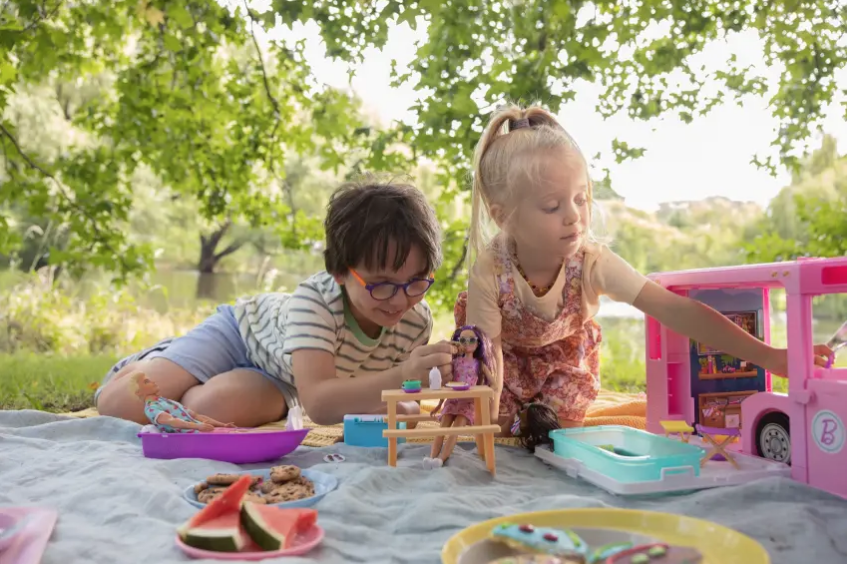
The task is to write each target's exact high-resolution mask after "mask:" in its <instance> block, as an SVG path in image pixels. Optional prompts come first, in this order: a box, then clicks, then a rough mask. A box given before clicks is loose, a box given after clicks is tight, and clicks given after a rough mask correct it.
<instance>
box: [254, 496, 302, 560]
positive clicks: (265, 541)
mask: <svg viewBox="0 0 849 564" xmlns="http://www.w3.org/2000/svg"><path fill="white" fill-rule="evenodd" d="M260 507H261V506H259V505H257V504H254V503H243V504H242V512H241V522H242V527H244V528H245V531H247V533H248V535H250V537H251V538H252V539H253V541H254V542H255V543H256V544H258V545H259V547H260V548H261V549H263V550H280V549H281V548H285V547H286V535H284V534H281V533H279V532H277V531H275V530H274V527H273V526H272V525H271V524H270V523H268V522H267V521H266V520H265V517H264V516H263V513H262V511H261V509H260ZM293 532H294V531H293Z"/></svg>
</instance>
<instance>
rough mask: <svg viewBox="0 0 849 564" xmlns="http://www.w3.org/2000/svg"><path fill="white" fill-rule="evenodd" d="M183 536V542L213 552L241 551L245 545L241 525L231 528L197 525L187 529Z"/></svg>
mask: <svg viewBox="0 0 849 564" xmlns="http://www.w3.org/2000/svg"><path fill="white" fill-rule="evenodd" d="M182 538H183V542H184V543H186V544H187V545H189V546H193V547H195V548H200V549H202V550H209V551H212V552H239V551H240V550H242V548H244V546H245V541H244V539H243V538H242V533H241V531H240V530H239V527H233V528H230V529H205V528H203V527H197V528H195V529H189V530H188V531H186V532H185V535H184V536H183V537H182Z"/></svg>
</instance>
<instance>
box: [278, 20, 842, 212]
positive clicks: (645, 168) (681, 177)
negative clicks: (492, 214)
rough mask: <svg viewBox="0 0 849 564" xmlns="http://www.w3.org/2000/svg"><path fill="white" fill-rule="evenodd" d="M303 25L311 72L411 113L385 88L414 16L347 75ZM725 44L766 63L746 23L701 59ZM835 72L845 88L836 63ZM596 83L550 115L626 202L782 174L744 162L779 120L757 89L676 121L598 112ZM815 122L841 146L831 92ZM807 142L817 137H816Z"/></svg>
mask: <svg viewBox="0 0 849 564" xmlns="http://www.w3.org/2000/svg"><path fill="white" fill-rule="evenodd" d="M311 26H315V24H309V25H307V26H301V27H300V28H296V29H295V30H294V35H295V36H298V37H303V38H305V39H306V50H307V57H308V59H309V62H310V64H311V66H312V69H313V72H314V74H315V76H316V78H317V80H318V81H320V82H322V83H325V84H328V85H331V86H335V87H338V88H348V87H350V88H352V89H353V90H354V91H355V92H356V93H357V95H358V96H359V97H360V98H361V99H362V100H363V102H364V104H365V105H366V107H367V110H368V111H369V113H372V114H376V115H378V116H380V118H381V119H382V120H385V121H386V122H389V121H391V120H396V119H401V120H404V121H413V120H414V118H415V115H414V113H413V112H410V111H409V110H408V108H409V107H410V106H411V105H412V104H413V103H414V102H415V100H416V97H417V95H418V93H416V92H415V91H413V89H412V87H411V86H410V85H405V86H404V87H402V88H392V87H391V86H390V82H391V79H390V76H389V70H390V65H391V61H392V59H393V58H394V59H396V60H397V62H398V66H399V67H400V68H403V67H404V66H405V64H406V63H408V62H409V61H411V60H412V59H413V57H414V55H415V41H416V38H417V37H419V38H421V37H423V36H424V35H423V34H424V32H425V30H424V27H423V26H420V27H419V29H418V30H417V31H413V30H410V28H409V27H407V26H406V24H404V25H403V26H401V27H396V28H394V29H392V30H391V31H390V34H389V41H388V43H387V45H386V47H385V48H384V49H383V50H382V51H378V50H376V49H372V50H370V51H369V52H368V54H367V56H366V57H365V62H364V63H363V64H361V65H359V66H357V67H356V74H355V77H354V79H353V81H351V82H349V77H348V67H347V65H346V64H344V63H341V62H334V61H331V60H329V59H327V58H326V57H325V49H324V46H323V44H322V42H321V39H320V36H319V34H318V29H317V27H311ZM275 31H278V30H275ZM278 32H282V30H279V31H278ZM292 34H293V32H290V31H289V30H286V35H287V36H288V37H287V39H291V38H292ZM275 35H277V33H274V32H272V35H271V36H272V37H273V36H275ZM732 51H733V52H735V53H736V54H737V55H738V58H739V60H740V61H741V62H743V63H752V64H755V65H757V66H758V67H760V68H764V69H765V67H764V65H763V61H762V53H763V51H762V49H761V46H760V44H759V39H758V37H757V36H756V35H755V34H754V33H752V34H740V35H738V36H736V37H735V38H734V39H733V40H732V41H731V42H730V43H725V42H722V43H719V42H717V43H714V44H711V45H709V46H708V47H707V49H706V50H705V52H704V53H703V54H702V55H701V56H700V59H701V62H703V63H705V64H706V65H707V66H708V68H712V67H714V68H715V67H722V66H723V65H724V63H725V61H726V60H727V58H728V55H729V54H730V53H731V52H732ZM765 70H766V72H767V73H769V72H770V71H769V70H768V69H765ZM838 77H839V79H840V81H841V83H842V85H843V88H845V87H846V71H845V69H843V70H842V71H841V72H840V74H839V76H838ZM598 92H599V90H598V88H597V87H594V85H591V84H587V85H586V87H585V88H583V89H582V90H581V91H580V92H579V95H578V97H577V99H576V100H575V101H574V102H571V103H570V104H568V105H567V106H565V107H564V108H563V109H562V111H561V112H560V114H558V117H559V118H560V120H561V123H562V124H563V125H564V126H565V127H566V129H567V130H568V131H569V132H570V133H571V134H572V136H573V137H574V138H575V139H576V140H577V142H578V144H579V145H580V146H581V148H582V150H583V151H584V153H585V155H586V156H587V157H588V158H591V157H592V156H594V155H595V154H596V153H598V152H601V153H602V156H601V158H600V159H598V160H596V161H593V162H591V165H592V166H593V167H594V168H595V169H597V170H599V171H600V170H602V169H604V168H608V169H609V170H610V173H611V178H612V181H613V189H614V190H616V191H617V192H618V193H619V194H620V195H622V196H623V197H624V198H625V203H626V204H627V205H628V206H630V207H634V208H638V209H642V210H645V211H653V210H655V209H656V208H657V206H658V204H660V203H663V202H670V201H681V200H700V199H703V198H707V197H711V196H724V197H726V198H729V199H732V200H745V201H753V202H756V203H758V204H760V205H761V206H766V205H767V204H768V203H769V201H770V199H772V198H773V197H774V196H775V195H776V194H777V193H778V192H779V190H780V189H781V188H782V187H783V186H786V185H787V184H788V183H789V174H787V173H786V172H785V173H780V174H779V175H778V176H771V175H770V174H769V173H768V172H766V171H764V170H759V169H758V168H757V167H756V166H755V165H753V164H751V162H750V161H751V159H752V156H753V155H755V154H764V152H766V151H768V150H769V143H770V141H771V140H772V139H773V138H774V130H775V128H776V127H777V123H778V122H777V120H776V119H774V118H773V117H772V115H771V113H770V111H769V109H768V108H767V100H766V99H765V98H757V97H749V98H747V99H745V100H744V103H743V106H742V107H739V106H738V105H737V104H736V103H726V104H725V105H723V106H717V107H716V108H714V110H713V111H712V112H711V113H709V114H708V115H707V116H705V117H701V118H696V119H695V120H694V121H693V122H692V123H690V124H684V123H683V122H681V121H680V120H678V119H677V117H667V118H662V119H657V120H653V121H651V122H641V121H635V120H631V119H629V118H628V117H627V116H624V115H623V116H614V117H613V118H610V119H608V120H604V119H602V118H601V116H599V115H598V114H596V113H595V111H594V106H595V101H596V100H597V96H598ZM823 129H824V131H825V132H827V133H829V134H831V135H833V136H834V137H836V138H837V139H838V147H839V149H840V151H841V152H843V153H845V151H846V137H847V135H846V122H845V121H844V120H843V110H842V108H841V107H840V105H839V103H838V102H837V101H835V102H834V103H833V104H832V106H831V107H830V108H829V111H828V116H827V118H826V121H825V123H824V124H823ZM617 137H618V138H619V139H620V140H623V141H626V142H628V144H629V145H631V146H641V147H645V148H646V149H647V151H646V153H645V155H644V156H643V157H641V158H639V159H636V160H632V161H628V162H625V163H622V164H617V163H616V162H615V161H614V160H613V158H612V154H611V152H610V143H611V141H612V140H613V139H614V138H617ZM814 144H815V145H817V144H818V140H815V141H814ZM601 176H602V174H601V173H598V174H594V177H596V178H599V177H601Z"/></svg>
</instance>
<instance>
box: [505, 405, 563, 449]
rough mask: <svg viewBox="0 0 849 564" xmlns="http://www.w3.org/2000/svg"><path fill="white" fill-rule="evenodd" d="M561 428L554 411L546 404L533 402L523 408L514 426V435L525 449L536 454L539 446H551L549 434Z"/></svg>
mask: <svg viewBox="0 0 849 564" xmlns="http://www.w3.org/2000/svg"><path fill="white" fill-rule="evenodd" d="M559 428H560V421H559V420H558V418H557V413H556V412H555V411H554V410H553V409H551V408H550V407H549V406H547V405H545V404H544V403H541V402H538V401H531V402H530V403H526V404H525V405H524V406H522V411H520V412H519V417H518V419H517V420H516V422H515V423H514V424H513V434H514V435H517V436H518V437H519V442H520V443H521V444H522V446H523V447H525V448H527V449H528V451H529V452H534V449H536V447H537V446H539V445H547V444H551V443H552V440H551V438H550V437H549V436H548V433H549V431H554V430H555V429H559Z"/></svg>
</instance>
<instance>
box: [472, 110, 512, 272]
mask: <svg viewBox="0 0 849 564" xmlns="http://www.w3.org/2000/svg"><path fill="white" fill-rule="evenodd" d="M523 117H524V112H523V111H522V110H521V108H519V107H518V106H506V107H502V108H499V109H498V110H496V112H495V113H494V114H493V115H492V117H491V118H490V120H489V123H488V124H487V126H486V129H484V132H483V135H481V138H480V141H478V144H477V146H476V147H475V156H474V162H473V166H474V169H473V172H472V220H471V223H470V225H469V250H468V253H467V258H468V265H469V272H471V269H472V265H474V263H475V259H476V258H477V256H478V255H479V254H480V253H481V252H483V250H484V247H485V246H486V233H485V232H484V231H485V227H486V223H487V218H488V217H489V206H490V204H491V203H492V202H491V198H489V197H488V193H489V190H488V189H487V188H490V187H491V185H492V184H493V183H495V182H498V181H499V179H495V178H492V176H493V175H492V174H489V175H485V174H484V172H483V171H484V170H489V169H491V168H493V167H489V166H485V164H487V163H485V162H484V161H485V159H486V160H487V161H489V160H490V159H488V158H487V153H488V152H489V150H490V148H492V145H493V144H494V143H495V142H496V141H497V140H498V139H499V138H500V137H502V136H503V135H504V134H505V131H504V130H505V125H506V124H507V123H508V122H510V121H511V120H517V119H521V118H523Z"/></svg>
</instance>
